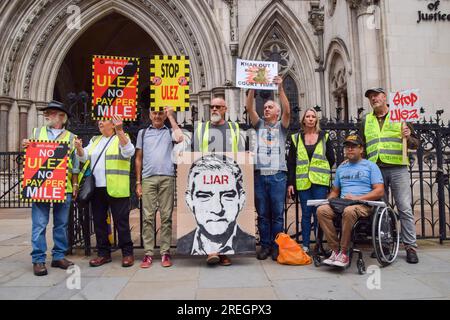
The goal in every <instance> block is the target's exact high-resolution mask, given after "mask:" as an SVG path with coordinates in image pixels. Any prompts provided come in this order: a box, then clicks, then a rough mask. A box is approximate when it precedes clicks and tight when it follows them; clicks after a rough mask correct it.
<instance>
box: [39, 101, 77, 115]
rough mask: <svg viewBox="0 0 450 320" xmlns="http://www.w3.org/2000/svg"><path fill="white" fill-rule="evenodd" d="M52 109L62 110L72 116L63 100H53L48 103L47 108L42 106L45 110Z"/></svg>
mask: <svg viewBox="0 0 450 320" xmlns="http://www.w3.org/2000/svg"><path fill="white" fill-rule="evenodd" d="M50 109H53V110H59V111H62V112H64V113H65V114H67V116H68V117H69V118H70V113H69V111H67V109H66V106H65V105H64V103H62V102H59V101H56V100H52V101H50V102H49V103H48V105H47V106H46V107H45V108H41V109H40V110H42V111H45V110H50Z"/></svg>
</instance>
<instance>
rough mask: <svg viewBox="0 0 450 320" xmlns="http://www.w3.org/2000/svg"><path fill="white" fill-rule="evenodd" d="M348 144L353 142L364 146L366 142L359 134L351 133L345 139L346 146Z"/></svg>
mask: <svg viewBox="0 0 450 320" xmlns="http://www.w3.org/2000/svg"><path fill="white" fill-rule="evenodd" d="M347 144H353V145H355V146H362V145H364V142H363V141H362V139H361V137H360V136H358V135H357V134H350V135H348V136H347V137H346V138H345V140H344V146H345V145H347Z"/></svg>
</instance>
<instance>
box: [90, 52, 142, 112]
mask: <svg viewBox="0 0 450 320" xmlns="http://www.w3.org/2000/svg"><path fill="white" fill-rule="evenodd" d="M138 85H139V59H137V58H125V57H108V56H94V58H93V60H92V118H93V119H94V120H106V119H111V117H112V116H113V115H119V116H121V117H122V119H123V120H124V121H127V120H128V121H132V120H136V116H137V112H136V105H137V97H138Z"/></svg>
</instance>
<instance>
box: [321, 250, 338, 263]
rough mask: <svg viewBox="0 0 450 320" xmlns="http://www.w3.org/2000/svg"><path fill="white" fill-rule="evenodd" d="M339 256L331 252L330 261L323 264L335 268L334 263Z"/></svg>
mask: <svg viewBox="0 0 450 320" xmlns="http://www.w3.org/2000/svg"><path fill="white" fill-rule="evenodd" d="M337 256H338V253H337V252H336V251H334V250H333V252H331V256H330V257H329V258H328V259H325V260H323V263H324V264H327V265H329V266H334V261H335V260H336V258H337Z"/></svg>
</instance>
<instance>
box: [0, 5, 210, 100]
mask: <svg viewBox="0 0 450 320" xmlns="http://www.w3.org/2000/svg"><path fill="white" fill-rule="evenodd" d="M81 1H82V0H73V1H72V4H75V5H76V4H79V3H80V2H81ZM140 1H141V3H142V4H143V5H144V6H145V8H146V9H147V10H148V13H149V15H151V16H152V17H155V18H156V19H157V20H159V22H160V23H161V24H162V25H163V26H164V29H165V30H167V31H168V34H169V35H170V37H171V38H172V40H173V41H174V43H176V45H177V48H178V50H179V52H180V54H184V55H185V54H187V53H186V50H185V47H184V45H183V43H182V41H181V39H180V37H179V35H178V34H177V32H176V30H175V28H174V27H173V26H172V25H171V24H170V22H169V20H168V19H166V18H165V17H164V15H163V14H162V13H161V10H160V8H157V7H156V6H155V5H154V4H153V3H152V1H151V0H140ZM48 2H49V1H45V2H43V4H44V5H43V6H42V7H41V9H40V12H42V10H43V9H44V8H45V6H47V4H48ZM164 2H166V3H167V4H168V5H169V7H170V8H171V9H172V10H173V11H174V12H175V15H176V16H177V18H178V21H179V22H180V25H182V26H183V27H184V29H185V30H186V34H187V35H188V36H189V40H190V42H191V43H192V45H193V47H194V54H195V58H196V59H197V60H198V66H199V68H200V76H201V86H202V87H205V70H204V66H203V59H202V57H201V52H200V48H199V47H198V41H197V39H196V37H195V34H194V32H193V31H192V29H191V28H190V26H189V24H188V23H187V21H186V19H184V17H183V14H182V13H181V12H180V10H179V9H178V5H177V4H176V3H174V1H172V0H164ZM67 14H68V13H67V10H66V7H64V8H63V9H62V10H61V11H60V12H59V13H58V14H57V15H56V16H55V17H54V18H53V20H52V21H51V22H50V24H48V25H47V27H46V28H45V31H44V32H43V33H42V35H41V37H40V39H39V40H38V42H37V45H36V46H35V47H34V49H33V53H32V55H31V59H30V62H29V64H28V67H27V71H26V74H25V84H24V93H25V96H28V95H29V91H30V81H31V76H32V73H33V69H34V66H35V64H36V61H37V59H38V57H39V54H40V52H41V50H42V48H43V46H44V43H45V42H46V40H47V39H48V37H49V35H50V34H51V32H52V31H53V29H54V28H55V27H56V25H58V24H59V23H60V21H61V20H62V19H63V18H64V17H65V16H66V15H67ZM34 20H35V19H34ZM193 58H194V57H193ZM5 78H8V81H9V78H10V75H5ZM4 91H5V89H4ZM8 91H9V89H8V90H7V91H6V93H7V92H8ZM6 93H5V94H6Z"/></svg>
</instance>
